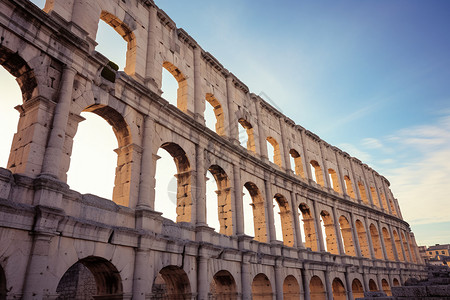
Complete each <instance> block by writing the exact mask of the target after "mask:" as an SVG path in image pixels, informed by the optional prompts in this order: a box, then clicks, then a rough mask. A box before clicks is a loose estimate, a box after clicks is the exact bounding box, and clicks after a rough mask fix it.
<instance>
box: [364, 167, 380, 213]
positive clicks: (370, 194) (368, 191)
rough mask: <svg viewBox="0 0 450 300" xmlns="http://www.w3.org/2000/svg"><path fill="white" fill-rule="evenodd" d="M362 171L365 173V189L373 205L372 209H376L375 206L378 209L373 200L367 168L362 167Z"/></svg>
mask: <svg viewBox="0 0 450 300" xmlns="http://www.w3.org/2000/svg"><path fill="white" fill-rule="evenodd" d="M362 169H363V172H362V173H363V177H364V183H365V186H364V188H365V189H366V193H367V196H368V199H369V203H370V204H372V207H374V206H375V207H376V206H377V205H376V204H375V200H374V199H373V198H372V193H371V191H370V186H369V181H368V180H367V176H366V170H365V167H364V166H362Z"/></svg>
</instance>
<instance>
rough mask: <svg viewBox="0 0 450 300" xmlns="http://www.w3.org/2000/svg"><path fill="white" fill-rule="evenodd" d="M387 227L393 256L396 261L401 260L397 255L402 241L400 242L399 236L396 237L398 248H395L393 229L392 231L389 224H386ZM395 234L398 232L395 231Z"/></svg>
mask: <svg viewBox="0 0 450 300" xmlns="http://www.w3.org/2000/svg"><path fill="white" fill-rule="evenodd" d="M387 227H388V230H389V235H390V236H391V244H392V252H393V253H394V258H395V260H396V261H401V260H400V257H399V255H398V250H400V251H401V250H402V249H401V247H402V243H401V239H400V236H399V237H398V238H399V239H400V249H397V245H396V244H395V237H394V234H393V231H392V227H391V225H390V224H388V225H387ZM397 235H398V232H397ZM403 254H404V253H403ZM403 257H404V256H403Z"/></svg>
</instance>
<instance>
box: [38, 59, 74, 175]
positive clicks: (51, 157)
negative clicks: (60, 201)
mask: <svg viewBox="0 0 450 300" xmlns="http://www.w3.org/2000/svg"><path fill="white" fill-rule="evenodd" d="M76 73H77V72H76V71H75V69H73V68H72V67H69V66H65V67H64V69H63V73H62V78H61V83H60V91H59V95H58V104H57V105H56V108H55V112H54V116H53V123H52V130H51V132H50V137H49V140H48V143H47V148H46V150H45V155H44V162H43V166H42V173H43V174H46V175H50V176H52V177H54V178H58V179H60V178H61V176H62V174H60V172H59V171H60V164H61V158H62V155H63V146H64V138H65V136H66V127H67V121H68V118H69V112H70V103H71V99H72V90H73V82H74V79H75V75H76Z"/></svg>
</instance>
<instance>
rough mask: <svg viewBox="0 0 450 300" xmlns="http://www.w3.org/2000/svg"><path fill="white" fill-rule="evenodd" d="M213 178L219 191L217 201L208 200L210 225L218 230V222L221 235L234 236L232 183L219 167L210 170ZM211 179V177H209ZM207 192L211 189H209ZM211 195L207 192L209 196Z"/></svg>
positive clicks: (207, 207) (207, 210) (212, 167)
mask: <svg viewBox="0 0 450 300" xmlns="http://www.w3.org/2000/svg"><path fill="white" fill-rule="evenodd" d="M208 173H210V174H211V175H210V176H211V177H213V178H214V179H215V182H216V187H217V190H216V191H215V193H216V194H217V201H214V200H212V199H208V198H207V199H206V200H207V204H206V212H207V220H208V225H209V226H211V224H214V225H215V226H211V227H213V228H216V230H217V225H216V224H217V222H218V225H219V232H220V233H221V234H226V235H232V234H233V218H232V209H231V188H230V181H229V179H228V176H227V174H226V173H225V171H224V170H223V169H222V168H221V167H219V166H218V165H212V166H211V167H209V169H208ZM207 177H209V176H207ZM207 191H209V189H208V188H207ZM208 194H209V193H208V192H207V195H208Z"/></svg>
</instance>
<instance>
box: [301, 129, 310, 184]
mask: <svg viewBox="0 0 450 300" xmlns="http://www.w3.org/2000/svg"><path fill="white" fill-rule="evenodd" d="M300 138H301V140H302V146H303V156H304V158H305V172H306V176H307V179H308V181H309V180H312V178H313V177H312V174H311V165H310V163H309V161H308V158H307V157H306V153H307V152H306V145H305V141H306V136H305V130H303V129H302V130H300Z"/></svg>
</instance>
